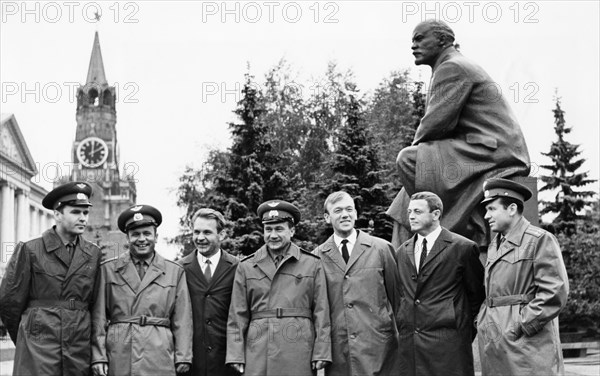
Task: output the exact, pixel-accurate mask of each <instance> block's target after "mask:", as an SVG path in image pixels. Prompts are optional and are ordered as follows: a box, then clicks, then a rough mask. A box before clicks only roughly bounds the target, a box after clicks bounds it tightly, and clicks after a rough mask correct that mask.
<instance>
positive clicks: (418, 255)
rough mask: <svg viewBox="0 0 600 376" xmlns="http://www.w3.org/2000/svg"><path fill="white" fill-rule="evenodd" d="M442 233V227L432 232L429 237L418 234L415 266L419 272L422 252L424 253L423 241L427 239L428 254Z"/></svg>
mask: <svg viewBox="0 0 600 376" xmlns="http://www.w3.org/2000/svg"><path fill="white" fill-rule="evenodd" d="M441 233H442V226H438V227H437V228H436V229H435V230H433V231H431V232H430V233H429V235H427V236H421V235H419V234H417V241H416V242H415V266H416V267H417V270H419V268H420V266H421V265H419V263H420V262H421V252H422V251H423V247H422V246H421V245H422V244H423V239H427V254H428V255H429V252H430V251H431V248H432V247H433V244H434V243H435V241H436V240H437V238H438V236H440V234H441Z"/></svg>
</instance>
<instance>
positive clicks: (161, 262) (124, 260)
mask: <svg viewBox="0 0 600 376" xmlns="http://www.w3.org/2000/svg"><path fill="white" fill-rule="evenodd" d="M129 263H132V264H133V259H132V258H131V254H130V253H129V251H128V252H125V253H123V254H122V255H121V256H119V259H118V260H117V270H122V269H124V268H125V267H127V264H129ZM165 263H166V261H165V259H164V258H163V257H162V256H161V255H159V254H158V252H156V251H154V258H153V259H152V262H151V263H150V265H149V266H148V270H150V267H152V266H155V267H156V268H158V269H159V270H160V271H161V272H163V273H164V272H165V270H166V266H165Z"/></svg>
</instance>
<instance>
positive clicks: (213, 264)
mask: <svg viewBox="0 0 600 376" xmlns="http://www.w3.org/2000/svg"><path fill="white" fill-rule="evenodd" d="M196 254H197V256H198V257H197V259H198V264H199V265H200V270H202V273H204V270H206V260H210V275H215V269H216V268H217V264H218V263H219V260H220V259H221V250H220V249H219V252H217V253H215V254H214V255H212V256H210V257H208V258H206V257H204V256H203V255H202V253H200V252H197V251H196Z"/></svg>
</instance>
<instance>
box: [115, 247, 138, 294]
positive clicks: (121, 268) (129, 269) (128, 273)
mask: <svg viewBox="0 0 600 376" xmlns="http://www.w3.org/2000/svg"><path fill="white" fill-rule="evenodd" d="M118 263H119V265H118V266H117V272H118V273H119V274H120V275H121V278H123V280H124V281H125V282H126V283H127V284H128V285H129V287H130V288H131V290H132V291H133V292H135V293H137V291H138V287H140V277H139V276H138V273H137V270H135V266H134V265H133V261H132V260H131V256H130V255H129V252H125V253H124V254H123V255H122V256H121V257H119V261H118Z"/></svg>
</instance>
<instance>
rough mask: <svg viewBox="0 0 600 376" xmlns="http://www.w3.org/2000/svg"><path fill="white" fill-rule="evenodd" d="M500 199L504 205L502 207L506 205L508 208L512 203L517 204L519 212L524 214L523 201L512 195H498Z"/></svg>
mask: <svg viewBox="0 0 600 376" xmlns="http://www.w3.org/2000/svg"><path fill="white" fill-rule="evenodd" d="M498 200H499V201H498V202H499V203H500V205H502V207H504V209H506V208H508V207H509V206H510V205H511V204H515V205H517V213H519V214H523V208H524V205H523V201H521V200H518V199H516V198H512V197H498Z"/></svg>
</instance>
